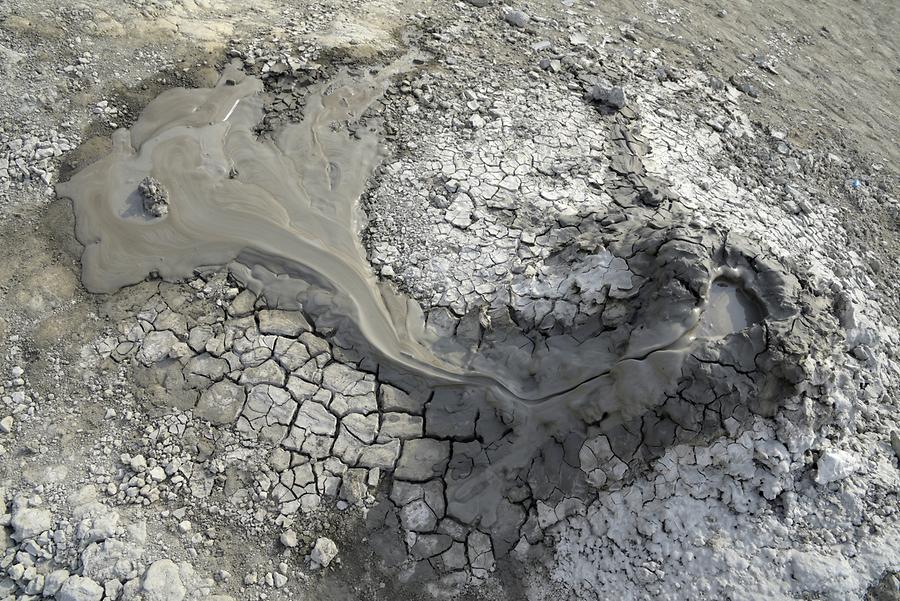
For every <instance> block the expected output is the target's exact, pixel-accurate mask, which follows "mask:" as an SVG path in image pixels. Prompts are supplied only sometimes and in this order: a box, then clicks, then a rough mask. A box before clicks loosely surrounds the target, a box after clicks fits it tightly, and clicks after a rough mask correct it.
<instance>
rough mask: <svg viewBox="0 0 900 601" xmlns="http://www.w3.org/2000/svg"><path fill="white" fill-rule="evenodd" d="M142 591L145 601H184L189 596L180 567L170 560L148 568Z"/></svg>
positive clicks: (161, 560)
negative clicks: (179, 570)
mask: <svg viewBox="0 0 900 601" xmlns="http://www.w3.org/2000/svg"><path fill="white" fill-rule="evenodd" d="M141 591H142V592H143V593H144V599H145V601H182V599H184V597H185V595H186V594H187V591H186V590H185V588H184V584H182V582H181V577H180V576H179V572H178V566H177V565H175V562H173V561H172V560H170V559H160V560H159V561H156V562H154V563H153V564H152V565H151V566H150V567H149V568H147V571H146V572H145V573H144V578H143V580H142V581H141ZM98 599H99V597H98Z"/></svg>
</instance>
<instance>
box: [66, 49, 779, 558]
mask: <svg viewBox="0 0 900 601" xmlns="http://www.w3.org/2000/svg"><path fill="white" fill-rule="evenodd" d="M411 64H412V63H411V59H410V57H409V56H407V57H404V58H402V59H400V60H398V61H397V62H395V63H393V64H391V65H390V66H388V67H386V68H384V69H382V70H380V71H378V72H374V71H373V72H372V73H371V74H370V75H369V76H365V77H359V76H351V75H350V74H348V73H341V74H339V75H338V76H336V77H335V78H334V79H333V80H332V81H330V82H328V83H326V84H323V85H320V87H319V88H318V89H316V90H315V92H314V93H313V94H311V96H310V99H309V102H308V104H307V110H306V114H305V118H304V119H303V120H302V121H301V122H299V123H294V124H290V125H288V126H286V127H284V128H283V129H282V130H281V131H279V132H277V133H276V134H275V135H274V136H273V138H272V139H271V140H266V139H262V138H260V137H257V135H256V134H255V132H254V128H255V127H256V126H257V125H258V124H259V123H260V122H261V120H262V117H263V108H262V101H261V98H260V93H261V92H262V84H261V82H260V81H259V80H258V79H255V78H253V77H250V76H246V75H244V74H242V73H241V72H240V71H239V70H237V69H236V68H231V67H229V68H228V69H227V70H226V71H225V73H224V74H223V75H222V78H221V80H220V82H219V83H218V85H216V86H215V87H214V88H208V89H192V90H187V89H174V90H170V91H167V92H165V93H163V94H162V95H160V96H159V97H158V98H156V99H155V100H154V101H152V102H151V103H150V104H149V105H148V106H147V108H146V109H145V110H144V112H143V113H142V114H141V116H140V118H139V119H138V120H137V122H136V123H135V124H134V126H133V127H132V128H131V129H130V130H119V131H117V132H116V133H115V135H114V139H113V150H112V152H111V153H110V154H109V155H108V156H106V157H104V158H102V159H101V160H100V161H98V162H96V163H94V164H92V165H90V166H88V167H87V168H85V169H83V170H82V171H81V172H79V173H77V174H76V175H75V176H73V177H72V178H71V180H70V181H68V182H66V183H62V184H59V186H58V193H59V194H60V195H61V196H65V197H69V198H72V199H73V201H74V209H75V213H76V227H77V237H78V239H79V240H80V241H81V242H82V243H83V244H84V246H85V250H84V254H83V257H82V265H83V281H84V283H85V285H86V286H87V287H88V289H90V290H91V291H94V292H101V293H110V292H114V291H116V290H118V289H120V288H122V287H124V286H128V285H131V284H135V283H137V282H140V281H142V280H144V279H145V278H147V277H148V276H151V275H156V276H160V277H162V278H164V279H178V278H184V277H188V276H190V275H191V274H193V273H194V272H195V270H197V269H200V268H205V267H210V266H227V267H228V268H229V269H230V271H231V273H232V274H233V275H234V276H235V277H236V278H237V279H238V280H240V281H242V283H243V284H244V285H246V286H247V287H249V288H251V289H253V290H254V291H256V292H258V293H260V294H262V295H264V296H265V298H266V300H267V302H268V303H269V304H270V305H271V306H274V307H280V308H291V309H296V308H302V309H303V310H304V311H305V312H306V313H307V314H309V315H311V316H313V319H314V320H316V321H318V320H319V319H322V320H331V321H333V322H335V323H339V324H340V323H343V324H344V325H345V326H346V327H345V328H344V331H345V333H356V334H358V339H357V340H356V344H357V345H358V346H359V347H361V348H365V349H371V350H372V351H373V352H374V353H375V354H376V355H377V357H378V362H379V363H383V364H387V365H390V366H392V367H393V368H395V369H396V370H397V373H400V374H403V373H406V374H409V375H410V376H412V377H416V378H421V379H424V380H425V381H426V382H428V383H429V386H430V387H431V389H432V396H431V400H430V405H431V408H432V413H431V415H432V417H431V419H430V420H429V427H430V428H432V429H437V430H438V431H439V432H438V433H439V434H440V435H442V436H444V437H446V438H448V439H449V440H452V441H454V443H453V444H454V449H453V460H452V461H450V462H449V464H448V465H447V466H446V486H447V500H448V501H447V502H448V513H449V514H450V515H453V516H454V517H455V518H457V519H458V520H459V521H461V522H463V523H465V524H479V525H480V526H481V527H482V528H484V529H487V530H489V531H491V532H493V533H495V534H497V533H499V535H498V536H499V537H500V538H499V539H497V540H500V539H503V538H504V534H505V535H507V536H506V538H508V539H509V540H514V539H515V537H514V536H513V534H512V532H513V531H515V530H516V529H517V528H518V527H519V526H520V525H521V521H522V520H521V518H520V517H519V514H520V513H521V508H520V507H519V506H518V505H517V503H520V502H521V500H519V501H517V500H516V499H517V498H518V497H521V496H522V495H523V494H526V495H527V494H529V493H526V492H524V489H523V488H522V487H523V485H524V482H525V481H527V480H529V478H532V479H533V478H534V477H535V476H534V474H533V471H534V461H535V457H536V456H538V457H539V456H541V454H542V453H545V452H547V449H548V448H551V447H553V448H556V447H555V445H557V443H559V441H561V440H562V441H565V443H564V446H565V448H566V449H568V450H567V451H566V453H570V454H571V453H577V452H578V451H577V449H578V448H581V447H582V445H583V444H584V441H585V440H586V439H587V438H588V436H589V435H591V433H593V434H594V435H596V433H597V431H602V432H606V433H609V435H610V436H611V437H613V439H614V438H615V436H616V432H618V431H619V430H620V429H621V428H623V427H624V425H625V424H627V423H628V422H629V420H634V419H636V418H638V419H639V418H641V416H643V415H644V414H645V413H646V412H647V411H648V409H650V408H651V407H653V406H656V405H659V404H660V403H661V402H665V400H666V399H668V398H674V397H675V396H676V395H678V394H680V392H679V390H678V386H679V382H680V381H681V380H682V377H683V374H684V373H685V370H686V369H687V370H690V369H693V368H691V367H690V366H688V367H686V364H687V362H690V361H694V359H693V357H692V354H693V353H694V352H695V351H696V350H697V345H698V344H700V346H701V347H702V346H704V345H705V346H709V345H716V344H723V343H722V341H723V339H724V340H731V339H732V338H733V339H735V340H737V339H741V340H743V342H742V343H741V344H743V345H744V346H746V347H747V348H748V349H750V350H752V352H753V356H754V357H755V356H756V355H757V354H758V347H759V346H760V345H763V346H764V340H763V333H762V329H761V326H760V323H761V322H762V321H763V318H764V317H766V316H767V314H768V313H772V312H773V311H772V310H771V307H769V310H767V309H766V308H765V307H764V306H763V305H764V304H765V303H763V304H760V303H759V302H757V301H756V300H750V296H749V295H748V294H747V292H745V291H744V290H743V288H744V286H745V285H750V284H753V282H754V277H755V273H754V272H753V270H752V269H750V268H749V267H748V266H746V265H745V266H743V267H737V266H733V265H731V263H740V262H741V261H744V262H745V263H746V260H745V259H742V258H741V257H740V256H737V255H736V256H737V259H735V260H734V261H731V260H728V261H725V263H726V264H727V265H726V268H727V270H730V272H733V274H739V275H741V278H727V279H726V278H724V277H718V276H717V275H716V274H717V273H719V272H720V271H721V267H720V266H719V265H718V264H716V260H713V258H712V255H713V254H715V253H719V254H721V253H722V252H726V254H727V250H726V251H721V247H722V244H721V243H718V242H716V243H713V242H709V241H706V242H705V243H706V244H708V245H709V247H710V248H713V247H717V246H718V248H719V249H718V250H716V251H715V253H713V252H710V253H706V251H705V250H703V249H705V248H706V247H704V246H703V245H702V244H699V245H697V246H696V247H685V248H681V247H679V246H678V245H679V244H680V242H679V240H678V239H677V236H676V234H677V232H676V231H675V230H674V229H671V228H670V230H671V231H669V234H667V235H668V236H669V237H670V238H671V239H657V238H659V236H658V234H648V233H647V232H644V231H642V230H641V229H640V228H637V229H636V230H635V231H631V232H625V234H624V235H625V237H626V238H627V237H629V236H631V237H637V238H638V239H640V240H642V242H641V244H644V245H645V246H646V250H645V251H643V252H644V255H641V254H640V253H638V254H637V256H636V258H635V257H632V258H631V259H630V260H629V261H625V260H623V259H621V258H619V257H618V256H616V257H614V256H613V255H611V254H610V252H609V251H608V250H606V249H604V250H603V251H602V252H601V251H597V253H596V254H594V255H592V256H591V257H589V258H588V260H586V261H585V265H588V266H590V265H595V267H594V268H590V269H588V270H587V271H586V273H585V274H583V275H581V276H579V277H580V278H581V279H580V280H579V282H578V284H579V286H580V289H582V290H596V291H601V290H603V291H607V290H619V291H621V297H622V300H623V301H624V302H626V303H627V302H632V303H633V304H634V305H635V306H636V307H638V309H637V311H636V313H635V314H634V315H633V316H631V317H630V318H628V319H627V320H623V321H622V322H621V323H620V324H618V325H617V326H616V327H610V326H609V324H608V323H604V319H606V320H607V321H608V316H607V317H605V318H604V317H603V316H602V315H601V314H599V313H598V314H597V315H595V316H593V317H592V318H591V319H589V320H587V321H586V322H583V323H579V324H577V325H573V326H571V327H565V328H558V327H557V328H554V329H553V330H552V331H549V332H543V333H541V334H540V335H536V334H535V333H534V332H523V331H522V330H523V328H522V327H521V326H519V325H518V324H516V323H515V322H514V321H509V320H507V321H505V322H504V321H502V320H500V321H495V323H494V324H493V325H491V326H490V327H484V326H483V325H482V326H481V327H477V328H476V330H477V331H478V332H479V334H478V336H477V337H476V338H477V340H474V341H473V340H469V339H466V338H465V337H463V336H446V335H440V334H438V333H436V332H434V331H432V330H431V329H429V328H428V327H426V318H425V315H424V314H423V313H422V311H421V309H419V307H418V305H417V304H416V303H415V302H413V301H412V300H410V299H407V298H405V297H404V296H403V295H402V294H400V293H398V292H395V291H393V290H391V289H389V288H388V287H387V286H384V285H381V284H380V283H379V282H378V281H377V279H376V277H375V276H374V275H373V273H372V269H371V267H370V265H369V263H368V260H367V257H366V252H365V249H364V248H363V246H362V244H361V242H360V237H359V230H360V228H361V226H362V223H363V222H364V215H362V214H361V209H360V207H359V199H360V196H361V194H362V193H363V191H364V190H365V187H366V184H367V180H368V179H369V177H370V175H371V174H372V172H373V170H374V169H375V167H376V166H377V164H378V162H379V160H380V156H381V154H380V153H381V148H380V140H379V136H378V129H377V127H376V124H370V123H365V122H363V121H361V117H362V115H363V113H365V111H366V109H367V108H368V107H369V106H370V105H371V104H372V103H373V102H374V101H376V100H377V99H378V98H379V97H380V96H381V94H382V93H383V92H384V90H385V89H386V87H387V86H388V85H389V83H390V81H391V78H392V77H393V76H394V75H395V74H397V73H400V72H402V71H404V70H407V69H409V68H411ZM348 123H353V124H355V127H354V135H353V136H351V135H350V134H349V133H348V132H347V131H346V128H345V127H344V126H345V125H347V124H348ZM631 162H635V160H634V159H632V161H631ZM638 168H639V166H638ZM148 189H151V190H157V189H161V190H164V191H165V192H164V193H162V194H163V196H162V197H154V198H152V199H151V202H150V204H149V205H148V200H147V194H148V192H147V190H148ZM148 207H152V210H150V209H149V208H148ZM654 236H656V238H654ZM635 248H638V247H635ZM662 248H666V249H674V250H672V251H671V253H672V256H671V257H668V258H667V255H666V252H669V251H668V250H666V251H664V250H661V249H662ZM698 248H699V249H701V250H700V251H698V250H697V249H698ZM686 249H687V250H686ZM704 253H705V254H704ZM673 257H674V259H677V260H680V261H684V262H686V263H695V264H697V265H700V268H696V265H695V266H694V267H692V269H693V270H694V271H693V272H692V274H693V275H691V278H692V279H691V278H689V280H690V281H689V282H688V286H689V287H692V288H694V290H689V289H686V288H685V287H684V286H683V285H682V284H680V283H679V280H678V278H683V277H685V276H684V275H683V274H680V275H678V277H675V276H674V275H673V274H671V273H669V272H668V271H667V270H671V265H673V264H675V263H677V261H675V262H673V260H672V259H673ZM717 260H718V259H717ZM654 261H656V263H654ZM642 262H643V266H642ZM720 262H721V260H720ZM704 265H705V266H704ZM717 270H718V271H717ZM738 282H742V283H740V284H739V283H738ZM676 285H677V286H676ZM776 289H777V286H776ZM775 296H776V297H777V296H778V295H777V294H776V295H775ZM629 297H630V298H631V300H629ZM774 302H775V304H777V303H778V302H781V300H780V299H777V298H776V300H775V301H774ZM770 304H771V303H770ZM774 312H775V313H777V312H778V309H775V311H774ZM782 317H783V315H782ZM526 334H527V335H526ZM742 352H743V351H742ZM694 362H695V363H696V361H694ZM435 416H438V417H435ZM463 422H468V423H463ZM626 438H628V437H626ZM629 444H630V443H629ZM548 445H550V446H549V447H548ZM613 446H615V442H613ZM626 447H627V445H626ZM626 447H623V448H622V449H612V450H614V451H616V452H617V453H619V454H620V455H621V457H622V458H624V459H626V460H627V459H629V458H630V457H631V456H633V455H634V454H635V452H636V451H635V449H634V448H626ZM573 449H574V451H573ZM554 452H555V451H554ZM569 463H570V464H571V463H574V464H576V465H577V458H575V459H574V460H572V461H570V462H569ZM543 477H544V476H541V478H543ZM555 478H557V479H558V480H559V482H556V484H554V486H558V487H560V488H561V489H566V490H568V491H571V490H573V489H576V488H577V487H578V486H579V478H577V477H575V476H573V475H572V474H567V473H561V474H557V475H556V476H555ZM504 511H505V512H506V513H505V514H504V513H503V512H504ZM497 540H495V545H498V546H499V547H501V548H502V545H500V544H499V543H498V542H497Z"/></svg>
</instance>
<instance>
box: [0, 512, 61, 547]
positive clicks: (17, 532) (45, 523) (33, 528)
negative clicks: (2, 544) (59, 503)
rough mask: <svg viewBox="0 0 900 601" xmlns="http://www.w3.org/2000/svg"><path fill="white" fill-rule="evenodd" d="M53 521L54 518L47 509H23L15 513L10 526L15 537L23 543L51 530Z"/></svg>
mask: <svg viewBox="0 0 900 601" xmlns="http://www.w3.org/2000/svg"><path fill="white" fill-rule="evenodd" d="M52 521H53V516H52V515H51V514H50V512H49V511H47V510H46V509H37V508H26V507H21V508H19V509H16V510H15V511H13V514H12V520H11V521H10V526H12V529H13V536H14V537H15V538H16V539H17V540H20V541H21V540H25V539H28V538H34V537H36V536H37V535H38V534H40V533H41V532H46V531H47V530H50V525H51V522H52Z"/></svg>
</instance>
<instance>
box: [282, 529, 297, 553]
mask: <svg viewBox="0 0 900 601" xmlns="http://www.w3.org/2000/svg"><path fill="white" fill-rule="evenodd" d="M279 540H280V541H281V544H282V545H284V546H285V547H287V548H289V549H293V548H294V547H296V546H297V533H296V532H294V531H293V530H285V531H284V532H282V533H281V536H280V537H279Z"/></svg>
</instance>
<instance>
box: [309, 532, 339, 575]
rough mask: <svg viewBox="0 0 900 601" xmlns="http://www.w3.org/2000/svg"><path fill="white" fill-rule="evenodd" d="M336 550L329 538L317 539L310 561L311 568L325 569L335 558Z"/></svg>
mask: <svg viewBox="0 0 900 601" xmlns="http://www.w3.org/2000/svg"><path fill="white" fill-rule="evenodd" d="M337 554H338V548H337V545H336V544H334V541H333V540H331V539H330V538H325V537H322V538H319V539H318V540H317V541H316V544H315V546H313V550H312V553H311V554H310V559H311V560H312V568H313V569H314V570H315V569H318V568H327V567H328V565H329V564H330V563H331V562H332V560H334V558H335V557H337Z"/></svg>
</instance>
